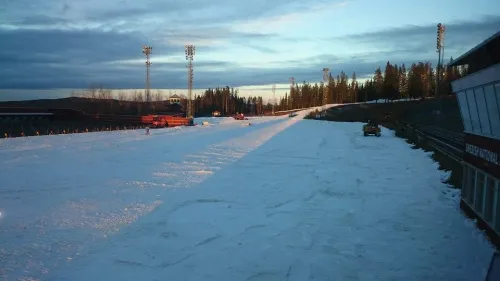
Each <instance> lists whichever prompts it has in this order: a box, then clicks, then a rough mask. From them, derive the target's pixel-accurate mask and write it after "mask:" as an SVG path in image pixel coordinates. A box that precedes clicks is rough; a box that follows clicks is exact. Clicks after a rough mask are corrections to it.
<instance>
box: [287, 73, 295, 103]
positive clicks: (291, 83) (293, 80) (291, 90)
mask: <svg viewBox="0 0 500 281" xmlns="http://www.w3.org/2000/svg"><path fill="white" fill-rule="evenodd" d="M294 89H295V77H290V94H289V95H288V98H289V100H290V106H291V107H292V108H291V109H293V97H292V96H293V95H292V92H293V91H294Z"/></svg>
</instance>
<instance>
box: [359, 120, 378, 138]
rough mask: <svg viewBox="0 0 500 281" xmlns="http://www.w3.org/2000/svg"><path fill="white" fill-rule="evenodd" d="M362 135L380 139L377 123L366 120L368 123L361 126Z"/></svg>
mask: <svg viewBox="0 0 500 281" xmlns="http://www.w3.org/2000/svg"><path fill="white" fill-rule="evenodd" d="M363 135H364V136H365V137H366V136H368V135H375V136H377V137H380V135H381V134H380V127H379V126H378V123H377V122H374V121H371V120H368V123H367V124H365V125H363Z"/></svg>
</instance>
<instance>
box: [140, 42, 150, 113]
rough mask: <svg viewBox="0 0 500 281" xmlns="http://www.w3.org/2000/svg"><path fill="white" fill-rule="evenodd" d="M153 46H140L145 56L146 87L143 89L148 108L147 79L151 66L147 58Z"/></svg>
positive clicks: (148, 92) (148, 84) (148, 90)
mask: <svg viewBox="0 0 500 281" xmlns="http://www.w3.org/2000/svg"><path fill="white" fill-rule="evenodd" d="M152 50H153V47H151V46H142V53H143V54H144V55H145V56H146V88H145V89H144V94H145V95H146V105H147V107H148V110H149V105H150V103H151V83H150V80H149V67H150V66H151V61H150V60H149V58H150V56H151V52H152Z"/></svg>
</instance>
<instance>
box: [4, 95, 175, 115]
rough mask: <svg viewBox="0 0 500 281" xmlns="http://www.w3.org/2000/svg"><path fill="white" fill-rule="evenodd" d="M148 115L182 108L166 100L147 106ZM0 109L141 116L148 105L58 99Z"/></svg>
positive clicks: (127, 102) (9, 102)
mask: <svg viewBox="0 0 500 281" xmlns="http://www.w3.org/2000/svg"><path fill="white" fill-rule="evenodd" d="M149 106H150V108H151V110H150V113H181V112H183V107H182V106H181V105H178V104H171V103H170V102H169V101H168V100H166V101H156V102H151V103H150V104H149ZM0 107H33V108H40V109H55V108H64V109H76V110H82V111H84V112H85V113H100V114H123V115H129V114H130V115H143V114H147V113H148V110H147V108H148V104H147V103H145V102H136V101H122V100H116V99H90V98H79V97H70V98H60V99H40V100H28V101H7V102H0Z"/></svg>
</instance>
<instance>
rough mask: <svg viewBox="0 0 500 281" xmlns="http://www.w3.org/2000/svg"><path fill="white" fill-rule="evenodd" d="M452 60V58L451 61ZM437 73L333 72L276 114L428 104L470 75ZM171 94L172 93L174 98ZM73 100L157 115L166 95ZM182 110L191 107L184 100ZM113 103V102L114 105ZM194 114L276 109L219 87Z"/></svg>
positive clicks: (197, 103)
mask: <svg viewBox="0 0 500 281" xmlns="http://www.w3.org/2000/svg"><path fill="white" fill-rule="evenodd" d="M452 61H453V59H450V62H452ZM437 73H438V69H437V68H433V67H432V65H431V63H430V62H418V63H413V64H412V65H411V66H410V67H409V68H408V69H407V67H406V65H405V64H401V65H397V64H392V63H390V61H388V62H387V63H386V65H385V68H384V69H383V70H382V68H380V67H377V68H376V69H375V71H374V73H373V76H372V77H371V78H369V79H367V80H365V82H364V83H359V82H358V81H357V76H356V73H355V72H354V73H352V74H351V75H350V76H348V75H347V74H346V73H345V72H344V71H340V73H339V74H338V75H337V76H335V77H334V76H332V74H331V73H330V75H329V77H328V81H326V83H325V82H320V83H314V84H311V83H309V82H307V81H304V82H303V83H300V84H295V85H293V87H292V86H291V87H290V90H289V91H288V92H287V93H286V94H285V96H283V97H280V98H279V99H278V100H277V101H276V103H275V110H276V111H280V110H293V109H299V108H307V107H313V106H321V105H323V104H324V102H325V101H326V103H327V104H332V103H337V104H339V103H352V102H366V101H373V100H375V101H377V100H381V99H383V100H385V101H391V100H396V99H425V98H428V97H434V96H436V95H437V94H438V93H439V95H448V94H451V82H452V81H453V80H456V79H458V78H460V77H462V76H464V75H466V74H467V68H466V67H443V66H441V67H440V69H439V73H440V74H441V75H440V76H441V79H440V80H439V82H438V79H437V78H438V76H437ZM170 95H171V93H170ZM73 96H77V97H85V98H89V99H93V100H94V99H95V100H110V99H115V100H118V101H119V102H120V104H122V105H126V106H132V107H137V110H136V112H137V113H138V114H144V113H146V112H148V111H149V112H154V109H155V105H157V104H163V103H164V101H165V100H166V95H165V94H164V93H163V92H162V91H160V90H155V91H152V94H151V102H150V105H149V106H146V105H145V103H146V99H145V95H144V93H143V91H138V90H137V91H133V92H132V93H128V94H127V93H126V92H124V91H118V92H117V93H116V94H113V93H112V91H111V90H108V89H104V88H103V87H102V86H100V85H99V86H96V85H92V86H91V87H89V89H87V90H85V91H82V92H75V93H73ZM180 96H181V97H182V98H183V101H182V105H183V106H184V107H185V106H186V100H185V98H186V97H185V96H183V95H180ZM110 104H111V103H110ZM193 107H194V108H193V109H194V113H195V115H196V116H207V115H211V114H212V112H214V111H219V112H221V114H222V115H233V114H235V113H245V114H256V115H261V114H264V113H268V112H270V111H271V110H272V107H273V102H272V101H271V100H270V99H268V100H266V101H264V98H263V97H262V96H249V97H243V96H241V95H240V94H239V92H238V90H237V89H235V88H230V87H228V86H226V87H217V88H209V89H206V90H205V91H204V92H203V94H200V95H195V96H194V100H193Z"/></svg>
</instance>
